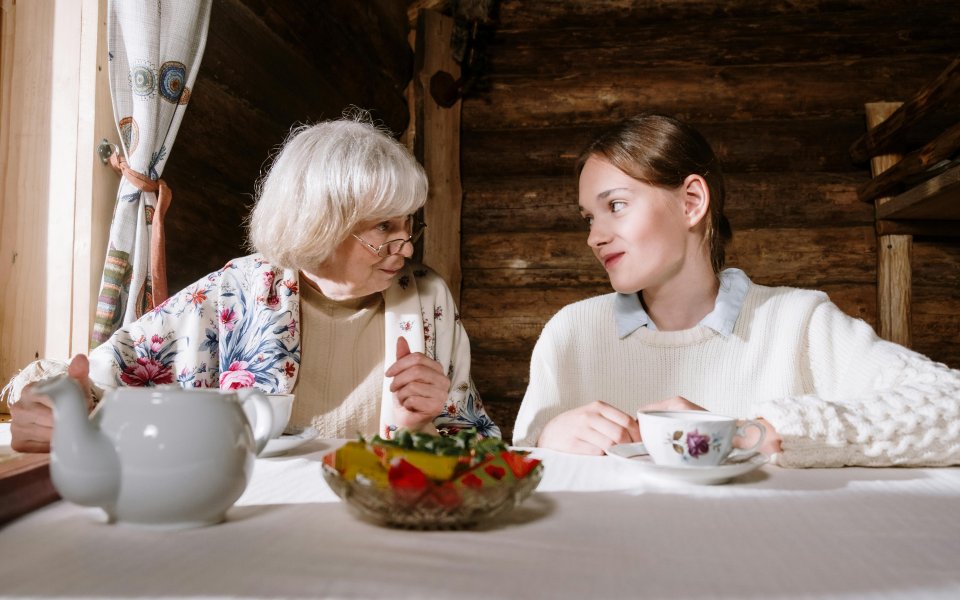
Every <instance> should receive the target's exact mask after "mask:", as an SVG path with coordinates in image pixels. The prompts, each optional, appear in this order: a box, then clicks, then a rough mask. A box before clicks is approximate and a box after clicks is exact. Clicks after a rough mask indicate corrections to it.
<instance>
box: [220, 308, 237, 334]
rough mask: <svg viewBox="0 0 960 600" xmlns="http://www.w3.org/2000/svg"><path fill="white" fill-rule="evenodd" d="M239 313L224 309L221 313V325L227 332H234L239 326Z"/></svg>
mask: <svg viewBox="0 0 960 600" xmlns="http://www.w3.org/2000/svg"><path fill="white" fill-rule="evenodd" d="M237 320H238V317H237V313H236V311H234V310H233V309H232V308H224V309H223V310H221V311H220V324H221V325H223V328H224V329H226V330H227V331H233V328H234V327H236V325H237Z"/></svg>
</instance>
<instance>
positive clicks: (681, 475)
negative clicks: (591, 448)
mask: <svg viewBox="0 0 960 600" xmlns="http://www.w3.org/2000/svg"><path fill="white" fill-rule="evenodd" d="M606 453H607V454H609V455H610V456H613V457H616V458H618V459H620V460H626V461H629V462H631V463H633V464H635V465H637V466H638V467H640V468H641V469H643V470H645V471H647V472H648V473H650V475H653V476H655V477H659V478H662V479H669V480H672V481H682V482H685V483H696V484H700V485H716V484H718V483H726V482H728V481H730V480H731V479H733V478H734V477H739V476H740V475H746V474H747V473H749V472H751V471H755V470H756V469H759V468H760V467H762V466H763V465H765V464H767V463H768V462H769V461H770V458H769V457H768V456H767V455H766V454H763V453H760V452H758V453H756V454H754V455H753V456H751V457H750V458H747V459H743V460H740V461H737V462H733V463H726V464H721V465H717V466H715V467H674V466H670V465H658V464H657V463H655V462H653V459H652V458H650V456H649V455H648V454H647V450H646V448H644V446H643V444H642V443H639V442H637V443H634V444H617V445H616V446H611V447H610V448H607V450H606Z"/></svg>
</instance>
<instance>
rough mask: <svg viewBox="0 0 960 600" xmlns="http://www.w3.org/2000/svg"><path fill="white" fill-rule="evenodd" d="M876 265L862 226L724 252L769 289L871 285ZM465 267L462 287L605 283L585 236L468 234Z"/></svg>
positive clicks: (778, 237) (746, 242)
mask: <svg viewBox="0 0 960 600" xmlns="http://www.w3.org/2000/svg"><path fill="white" fill-rule="evenodd" d="M875 261H876V237H875V234H874V231H873V228H871V227H867V226H861V227H835V228H822V229H752V230H742V231H740V232H738V233H736V234H735V235H734V238H733V241H732V242H731V244H730V246H729V247H728V249H727V264H728V266H736V267H740V268H742V269H744V270H745V271H746V272H747V273H750V274H751V276H752V277H753V278H754V280H755V281H757V282H758V283H763V284H766V285H799V286H809V287H817V286H823V285H826V284H831V283H839V282H843V283H872V282H874V281H875V277H876V269H875ZM463 266H464V273H465V277H464V280H465V281H474V282H482V283H478V285H484V286H489V287H514V286H518V287H545V286H556V285H560V286H576V285H584V284H588V285H599V284H602V283H603V282H604V281H605V280H606V273H605V272H604V271H603V269H602V268H601V266H600V264H599V263H598V262H597V260H596V259H595V258H594V256H593V254H592V252H591V251H590V250H589V248H588V247H587V245H586V235H585V234H578V233H575V232H558V233H556V234H554V235H552V236H550V237H545V236H543V235H542V234H539V233H531V232H515V233H507V234H498V233H489V234H474V235H465V236H464V244H463ZM468 271H469V272H470V274H469V276H466V273H467V272H468ZM465 287H472V286H471V285H469V284H468V285H467V286H465Z"/></svg>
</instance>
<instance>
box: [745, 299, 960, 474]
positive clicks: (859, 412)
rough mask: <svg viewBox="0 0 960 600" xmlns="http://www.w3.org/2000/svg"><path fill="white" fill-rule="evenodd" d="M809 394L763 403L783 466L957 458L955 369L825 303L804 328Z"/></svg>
mask: <svg viewBox="0 0 960 600" xmlns="http://www.w3.org/2000/svg"><path fill="white" fill-rule="evenodd" d="M804 343H805V346H806V347H805V348H803V351H802V352H801V353H800V356H802V357H803V358H802V361H803V362H804V363H805V364H802V365H799V367H800V368H801V371H802V373H803V376H804V377H805V378H808V379H809V381H808V384H809V385H808V386H807V387H808V389H812V390H814V393H813V394H809V395H805V396H800V397H792V398H781V399H774V400H769V401H766V402H763V403H762V404H760V405H759V406H758V407H757V411H756V413H757V415H759V416H762V417H764V418H765V419H767V420H768V421H770V423H771V424H772V425H773V426H774V427H775V428H776V430H777V432H778V433H779V434H780V435H781V436H782V438H783V452H782V454H781V455H780V456H779V457H778V460H779V463H780V464H781V465H782V466H787V467H838V466H845V465H851V466H853V465H855V466H871V467H881V466H891V465H897V466H946V465H955V464H960V371H956V370H953V369H950V368H948V367H947V366H946V365H943V364H940V363H936V362H934V361H931V360H930V359H928V358H926V357H925V356H922V355H920V354H918V353H916V352H913V351H911V350H908V349H907V348H904V347H903V346H899V345H897V344H893V343H891V342H887V341H884V340H881V339H879V338H878V337H877V336H876V334H875V333H874V331H873V329H872V328H871V327H870V326H869V325H867V324H866V323H864V322H863V321H860V320H857V319H853V318H851V317H849V316H847V315H846V314H844V313H843V312H842V311H841V310H840V309H838V308H837V307H836V306H835V305H833V304H832V303H830V302H826V301H825V302H823V303H821V304H819V305H818V306H817V307H816V308H815V309H814V310H813V312H812V313H811V315H810V318H809V323H808V325H807V327H806V340H805V342H804Z"/></svg>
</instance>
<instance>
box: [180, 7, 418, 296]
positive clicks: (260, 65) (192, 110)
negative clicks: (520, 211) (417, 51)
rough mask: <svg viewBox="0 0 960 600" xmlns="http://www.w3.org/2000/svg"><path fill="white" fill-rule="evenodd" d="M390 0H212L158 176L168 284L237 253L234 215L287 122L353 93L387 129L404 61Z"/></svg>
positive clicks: (396, 110)
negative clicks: (187, 94) (200, 52)
mask: <svg viewBox="0 0 960 600" xmlns="http://www.w3.org/2000/svg"><path fill="white" fill-rule="evenodd" d="M408 30H409V26H408V23H407V15H406V6H405V4H404V3H403V2H398V1H396V0H368V1H367V0H365V1H364V2H356V0H328V1H325V2H315V1H313V0H215V1H214V3H213V9H212V13H211V17H210V30H209V34H208V38H207V46H206V50H205V53H204V57H203V62H202V64H201V66H200V71H199V74H198V76H197V80H196V83H195V85H194V89H193V94H192V96H191V101H190V106H189V107H188V109H187V112H186V114H185V115H184V119H183V123H182V124H181V126H180V131H179V133H178V135H177V141H176V143H175V145H174V147H173V151H172V153H171V156H170V160H169V162H168V163H167V166H166V168H165V171H164V174H163V175H164V178H165V179H166V180H167V182H168V183H169V184H170V186H171V188H172V189H173V193H174V198H173V204H172V207H171V208H170V210H169V212H168V213H167V220H166V230H167V236H168V238H167V264H168V268H169V274H168V279H169V287H170V290H171V291H175V290H178V289H180V288H181V287H183V286H185V285H187V284H189V283H191V282H192V281H194V280H195V279H197V278H199V277H201V276H203V275H204V274H205V273H208V272H210V271H212V270H215V269H218V268H220V267H221V266H223V264H224V263H225V262H226V261H227V260H229V259H230V258H233V257H236V256H240V255H243V254H246V253H248V249H247V248H246V247H245V243H246V230H245V228H244V221H245V219H246V217H247V215H248V214H249V211H250V209H251V208H252V206H253V192H254V186H255V183H256V180H257V178H258V177H259V176H260V174H261V169H262V168H263V167H265V166H266V161H267V157H268V156H269V155H270V154H271V153H272V151H273V150H274V149H275V148H276V147H278V146H279V145H280V144H281V143H282V142H283V140H284V138H285V137H286V135H287V133H288V132H289V130H290V128H291V126H292V125H294V124H297V123H310V122H315V121H317V120H321V119H329V118H336V117H339V116H340V114H341V113H342V112H343V110H344V108H346V107H347V106H349V105H351V104H352V105H356V106H359V107H362V108H366V109H369V110H371V112H372V113H373V115H374V117H375V118H376V119H378V120H379V121H381V122H382V123H383V124H384V125H386V126H387V127H389V128H390V129H391V131H393V132H395V133H396V134H398V135H399V134H400V133H403V131H404V130H405V129H406V127H407V122H408V120H409V111H408V108H407V103H406V99H405V96H404V90H405V88H406V86H407V83H408V82H409V81H410V78H411V75H412V68H413V51H412V50H411V48H410V45H409V43H408V42H407V33H408Z"/></svg>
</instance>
